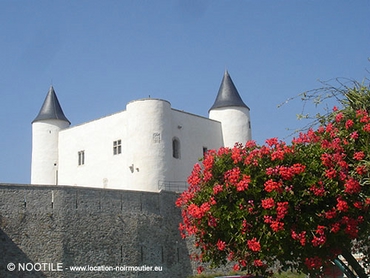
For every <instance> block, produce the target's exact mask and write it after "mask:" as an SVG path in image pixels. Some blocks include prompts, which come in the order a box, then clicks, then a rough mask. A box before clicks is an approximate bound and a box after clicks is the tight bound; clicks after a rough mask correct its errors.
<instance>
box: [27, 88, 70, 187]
mask: <svg viewBox="0 0 370 278" xmlns="http://www.w3.org/2000/svg"><path fill="white" fill-rule="evenodd" d="M70 124H71V123H70V122H69V120H68V119H67V118H66V116H65V115H64V113H63V110H62V108H61V106H60V104H59V101H58V98H57V96H56V94H55V91H54V88H53V87H52V86H51V87H50V89H49V92H48V93H47V95H46V98H45V101H44V104H43V105H42V107H41V109H40V112H39V114H38V115H37V117H36V118H35V119H34V120H33V121H32V162H31V184H51V185H54V184H58V138H59V131H60V130H61V129H64V128H67V127H69V125H70Z"/></svg>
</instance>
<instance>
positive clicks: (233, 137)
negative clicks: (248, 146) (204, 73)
mask: <svg viewBox="0 0 370 278" xmlns="http://www.w3.org/2000/svg"><path fill="white" fill-rule="evenodd" d="M249 111H250V109H249V107H248V106H247V105H246V104H245V103H244V102H243V100H242V98H241V97H240V95H239V93H238V90H237V89H236V87H235V85H234V83H233V81H232V80H231V77H230V75H229V73H228V72H227V71H225V74H224V77H223V79H222V82H221V86H220V89H219V90H218V94H217V97H216V100H215V103H214V104H213V105H212V107H211V109H210V110H209V118H210V119H213V120H216V121H219V122H221V126H222V136H223V141H224V146H225V147H230V148H232V147H233V146H234V145H235V143H242V144H243V145H244V144H245V143H246V142H247V141H249V140H251V139H252V131H251V122H250V113H249Z"/></svg>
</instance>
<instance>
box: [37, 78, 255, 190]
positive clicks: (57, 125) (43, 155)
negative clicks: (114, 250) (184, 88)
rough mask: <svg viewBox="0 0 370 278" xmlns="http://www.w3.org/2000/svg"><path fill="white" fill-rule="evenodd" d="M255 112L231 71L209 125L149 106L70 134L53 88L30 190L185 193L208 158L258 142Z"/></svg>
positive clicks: (42, 116) (167, 107)
mask: <svg viewBox="0 0 370 278" xmlns="http://www.w3.org/2000/svg"><path fill="white" fill-rule="evenodd" d="M249 111H250V109H249V107H248V106H247V105H246V104H245V103H244V102H243V100H242V99H241V97H240V95H239V93H238V91H237V89H236V87H235V85H234V83H233V81H232V80H231V78H230V75H229V74H228V72H227V71H225V74H224V76H223V79H222V82H221V86H220V89H219V91H218V94H217V97H216V100H215V102H214V104H213V106H212V107H211V108H210V110H209V118H206V117H202V116H198V115H194V114H191V113H187V112H184V111H180V110H177V109H173V108H171V104H170V103H169V102H168V101H166V100H162V99H154V98H145V99H139V100H134V101H131V102H129V103H128V104H127V106H126V110H124V111H121V112H118V113H115V114H113V115H109V116H106V117H103V118H99V119H96V120H93V121H90V122H87V123H84V124H81V125H77V126H72V127H71V126H70V124H71V123H70V121H69V120H68V119H67V117H66V116H65V115H64V113H63V110H62V108H61V106H60V103H59V101H58V98H57V96H56V94H55V91H54V89H53V87H52V86H51V87H50V89H49V92H48V94H47V96H46V98H45V101H44V103H43V105H42V107H41V109H40V112H39V114H38V115H37V117H36V118H35V119H34V120H33V122H32V165H31V184H39V185H72V186H88V187H97V188H111V189H128V190H141V191H153V192H158V191H160V190H161V189H168V190H176V191H177V190H181V189H185V188H181V187H184V186H185V185H186V180H187V177H188V176H189V174H190V172H191V170H192V168H193V165H194V164H195V163H196V162H197V161H198V160H199V158H201V157H202V156H203V154H204V153H205V152H206V151H207V150H210V149H218V148H220V147H222V146H226V147H233V146H234V144H235V143H236V142H240V143H245V142H246V141H248V140H250V139H251V124H250V112H249ZM176 187H180V188H176Z"/></svg>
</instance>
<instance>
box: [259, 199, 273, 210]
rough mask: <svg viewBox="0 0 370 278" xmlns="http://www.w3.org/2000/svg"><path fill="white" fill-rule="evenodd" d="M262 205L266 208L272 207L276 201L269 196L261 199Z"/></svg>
mask: <svg viewBox="0 0 370 278" xmlns="http://www.w3.org/2000/svg"><path fill="white" fill-rule="evenodd" d="M261 204H262V207H263V208H264V209H270V208H273V207H274V206H275V201H274V199H273V198H267V199H264V200H262V201H261Z"/></svg>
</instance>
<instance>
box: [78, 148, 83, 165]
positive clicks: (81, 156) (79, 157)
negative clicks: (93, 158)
mask: <svg viewBox="0 0 370 278" xmlns="http://www.w3.org/2000/svg"><path fill="white" fill-rule="evenodd" d="M84 164H85V151H79V152H78V165H84Z"/></svg>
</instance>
